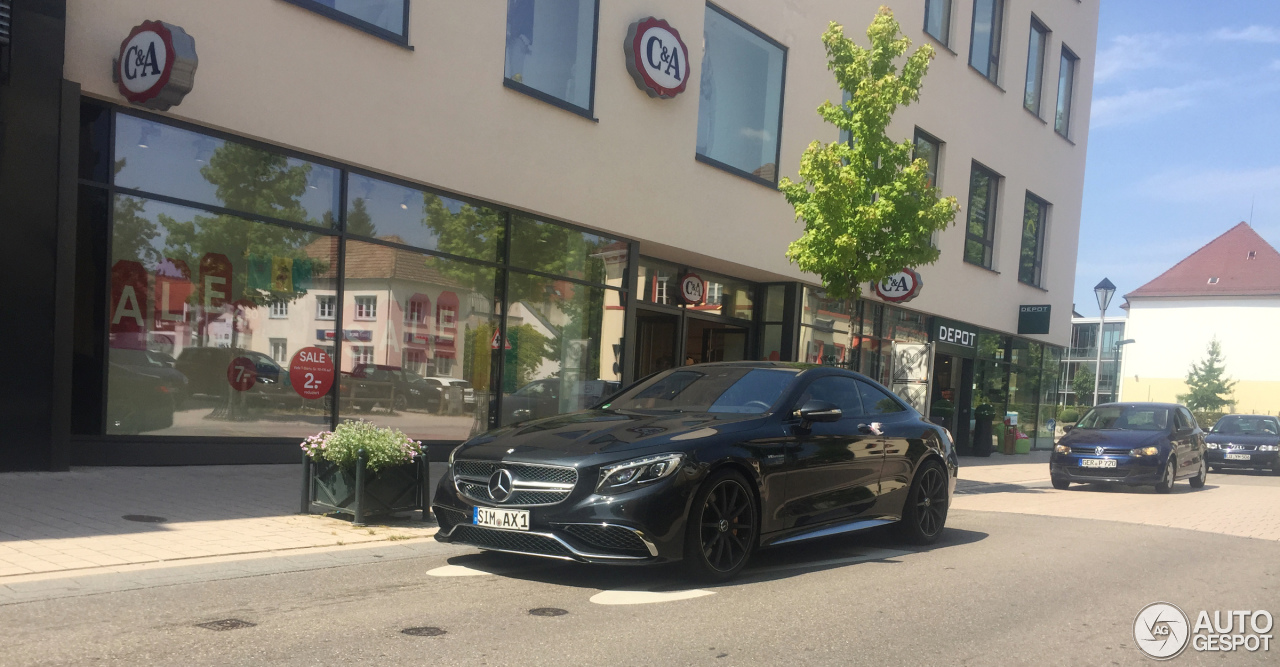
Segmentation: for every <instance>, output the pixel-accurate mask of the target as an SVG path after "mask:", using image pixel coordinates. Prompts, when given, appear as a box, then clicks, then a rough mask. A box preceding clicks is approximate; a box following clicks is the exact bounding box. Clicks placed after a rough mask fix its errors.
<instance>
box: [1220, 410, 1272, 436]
mask: <svg viewBox="0 0 1280 667" xmlns="http://www.w3.org/2000/svg"><path fill="white" fill-rule="evenodd" d="M1211 432H1212V433H1221V434H1223V435H1277V434H1280V429H1278V428H1277V426H1276V420H1275V418H1274V417H1252V416H1242V415H1227V416H1226V417H1223V418H1222V419H1219V420H1218V423H1217V424H1214V425H1213V431H1211Z"/></svg>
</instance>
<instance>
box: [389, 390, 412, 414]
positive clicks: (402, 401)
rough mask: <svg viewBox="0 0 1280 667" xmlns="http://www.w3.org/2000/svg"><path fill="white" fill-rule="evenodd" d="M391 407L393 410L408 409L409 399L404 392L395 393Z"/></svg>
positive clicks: (401, 410) (402, 410)
mask: <svg viewBox="0 0 1280 667" xmlns="http://www.w3.org/2000/svg"><path fill="white" fill-rule="evenodd" d="M392 408H393V410H394V411H395V412H404V411H405V410H408V409H409V399H408V398H405V395H404V394H396V398H395V400H394V401H393V402H392Z"/></svg>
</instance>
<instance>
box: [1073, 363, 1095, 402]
mask: <svg viewBox="0 0 1280 667" xmlns="http://www.w3.org/2000/svg"><path fill="white" fill-rule="evenodd" d="M1093 379H1094V374H1093V369H1092V368H1089V366H1087V365H1085V364H1080V367H1079V368H1077V369H1076V376H1075V377H1074V378H1072V379H1071V391H1073V392H1075V394H1076V405H1093Z"/></svg>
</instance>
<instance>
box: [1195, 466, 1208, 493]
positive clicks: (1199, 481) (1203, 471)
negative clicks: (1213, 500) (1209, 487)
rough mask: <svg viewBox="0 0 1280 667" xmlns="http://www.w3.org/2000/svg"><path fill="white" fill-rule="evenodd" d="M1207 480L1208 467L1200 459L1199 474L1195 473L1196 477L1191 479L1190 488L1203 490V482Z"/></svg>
mask: <svg viewBox="0 0 1280 667" xmlns="http://www.w3.org/2000/svg"><path fill="white" fill-rule="evenodd" d="M1208 478H1209V466H1208V464H1206V463H1205V462H1204V459H1200V472H1197V473H1196V476H1195V477H1192V478H1191V488H1193V489H1203V488H1204V482H1205V480H1206V479H1208Z"/></svg>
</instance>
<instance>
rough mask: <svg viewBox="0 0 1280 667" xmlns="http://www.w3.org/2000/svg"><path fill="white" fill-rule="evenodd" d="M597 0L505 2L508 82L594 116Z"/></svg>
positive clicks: (547, 99) (578, 111)
mask: <svg viewBox="0 0 1280 667" xmlns="http://www.w3.org/2000/svg"><path fill="white" fill-rule="evenodd" d="M598 9H599V4H598V2H597V0H507V64H506V84H507V86H508V87H510V88H515V89H516V90H519V91H521V92H525V93H529V94H531V95H533V96H534V97H537V98H539V99H542V100H544V101H547V102H551V103H552V104H556V105H558V106H562V107H565V108H567V109H569V110H570V111H574V112H577V113H580V114H582V115H585V116H591V114H592V112H593V109H592V105H593V103H594V86H595V67H596V17H597V15H598Z"/></svg>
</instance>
